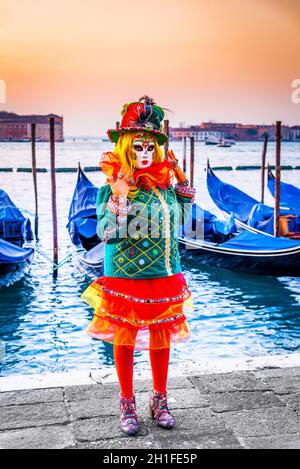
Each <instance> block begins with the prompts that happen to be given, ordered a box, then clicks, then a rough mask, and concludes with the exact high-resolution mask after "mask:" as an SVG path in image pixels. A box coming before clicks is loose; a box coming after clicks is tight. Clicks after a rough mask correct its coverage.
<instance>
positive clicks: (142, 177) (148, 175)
mask: <svg viewBox="0 0 300 469" xmlns="http://www.w3.org/2000/svg"><path fill="white" fill-rule="evenodd" d="M100 169H101V170H102V171H103V172H104V174H106V176H108V177H107V182H111V179H112V178H116V177H117V175H118V173H119V172H120V170H121V164H120V160H119V157H118V155H116V154H115V153H112V152H107V153H104V154H103V155H102V159H101V162H100ZM173 174H174V173H173V170H172V163H171V161H168V160H164V161H162V162H161V163H157V164H152V165H151V166H149V167H148V168H145V169H143V168H142V169H137V170H136V171H135V172H134V173H133V179H134V185H135V186H136V187H142V188H144V189H146V190H148V189H150V188H151V187H159V188H161V189H168V188H169V187H170V185H171V181H172V177H173Z"/></svg>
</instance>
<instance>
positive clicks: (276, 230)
mask: <svg viewBox="0 0 300 469" xmlns="http://www.w3.org/2000/svg"><path fill="white" fill-rule="evenodd" d="M275 164H276V166H275V207H274V236H279V221H280V171H281V121H277V122H276V162H275Z"/></svg>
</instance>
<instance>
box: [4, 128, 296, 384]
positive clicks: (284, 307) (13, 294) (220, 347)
mask: <svg viewBox="0 0 300 469" xmlns="http://www.w3.org/2000/svg"><path fill="white" fill-rule="evenodd" d="M170 146H171V148H173V149H174V151H175V154H176V155H177V156H178V157H179V159H181V150H182V145H181V143H177V142H175V143H171V145H170ZM108 149H112V145H111V144H110V143H109V142H105V143H104V142H101V141H100V140H99V139H97V138H77V137H76V138H75V139H73V138H68V139H66V141H65V142H64V143H59V144H57V167H74V166H76V165H77V163H78V161H80V162H81V164H82V166H97V165H98V162H99V158H100V155H101V153H102V151H104V150H108ZM261 149H262V144H261V143H244V142H242V143H238V144H237V145H235V146H233V147H231V148H216V147H209V146H205V145H204V144H202V143H196V148H195V159H196V162H195V186H196V187H197V189H198V192H197V200H196V201H197V202H198V203H199V204H200V205H201V206H202V207H204V208H207V209H208V210H211V211H213V212H214V213H215V214H218V213H219V212H218V209H217V208H216V207H215V206H214V204H213V202H212V201H211V199H210V197H209V195H208V193H207V189H206V185H205V165H206V159H207V157H209V158H210V160H211V164H212V165H213V166H228V165H229V166H233V167H234V168H235V167H236V166H238V165H259V164H260V155H261ZM282 153H283V154H282V164H284V165H292V166H296V165H300V143H283V147H282ZM268 159H269V161H270V163H271V164H274V159H275V145H274V144H273V143H271V144H270V145H269V150H268ZM37 163H38V167H46V168H48V169H49V144H47V143H38V144H37ZM30 165H31V156H30V144H29V143H0V167H13V168H14V169H16V168H17V167H30ZM217 174H218V176H219V177H220V178H221V179H223V180H225V181H226V182H229V183H233V184H235V185H236V186H237V187H239V188H240V189H242V190H244V191H246V192H248V194H250V195H252V196H254V197H256V198H259V197H260V196H259V188H260V179H259V177H260V175H259V171H257V170H252V171H236V170H234V171H218V173H217ZM87 176H88V177H89V178H90V179H91V181H92V182H93V183H94V184H96V185H97V186H100V185H101V184H102V183H103V182H104V177H103V175H102V174H101V173H100V172H99V173H98V172H94V173H87ZM282 179H283V180H285V181H287V182H290V183H292V184H296V185H298V186H299V187H300V170H294V171H283V173H282ZM0 180H1V181H0V187H1V188H2V189H4V190H6V191H7V192H8V193H9V195H10V197H11V198H12V200H13V201H14V202H15V204H16V205H17V206H19V207H20V208H22V209H24V210H27V211H29V212H33V211H34V196H33V185H32V175H31V174H30V173H17V172H15V171H14V172H13V173H0ZM75 183H76V174H75V173H57V200H58V220H59V227H58V229H59V260H62V259H64V258H65V256H67V255H68V253H70V250H71V243H70V240H69V236H68V232H67V230H66V224H67V217H68V210H69V205H70V202H71V199H72V194H73V190H74V187H75ZM38 190H39V210H40V224H39V228H40V231H39V235H40V239H39V249H40V250H42V251H43V252H44V253H46V254H48V255H49V256H50V257H51V255H52V253H51V246H52V225H51V192H50V172H48V173H41V174H38ZM266 202H267V203H269V204H272V203H273V200H272V198H271V196H270V195H269V193H268V191H267V190H266ZM182 266H183V269H184V274H185V276H186V279H187V281H188V284H189V287H190V289H191V291H192V295H193V301H194V310H193V311H191V312H189V316H188V318H189V323H190V327H191V331H192V338H191V340H189V341H188V342H186V343H183V344H179V345H176V346H173V353H172V358H171V362H172V363H173V365H174V366H176V364H178V365H179V364H180V363H181V362H182V360H190V361H191V360H192V361H194V362H199V363H201V361H204V360H218V359H224V358H236V359H239V358H247V357H256V356H261V355H274V354H286V353H292V352H295V351H299V350H300V278H299V279H298V278H275V277H263V276H255V275H248V274H238V273H232V272H229V271H226V270H222V269H218V268H214V267H209V266H205V265H199V263H198V262H197V257H196V256H193V257H192V256H190V255H189V256H187V257H184V258H183V259H182ZM92 280H94V277H93V276H90V275H85V274H82V273H81V272H80V271H79V270H78V268H77V267H76V265H75V263H73V261H70V262H68V263H66V264H65V265H63V266H62V267H61V268H60V269H59V273H58V277H57V279H56V280H54V279H53V276H52V270H51V265H50V263H49V262H48V261H47V260H46V259H45V258H44V257H41V256H40V255H36V256H35V259H34V262H33V264H32V267H31V270H30V272H29V273H28V274H27V275H26V277H25V278H24V279H23V280H20V281H18V282H17V283H15V284H14V285H12V286H10V287H6V288H2V289H1V290H0V339H1V342H0V346H1V347H2V351H3V349H4V348H5V360H4V361H3V363H2V365H1V369H0V370H1V376H8V375H13V374H29V373H45V372H47V373H48V372H61V371H70V370H80V369H86V368H88V367H91V368H97V367H100V368H101V366H113V353H112V346H111V345H109V344H105V343H103V342H101V341H97V340H95V339H91V338H89V337H88V336H87V335H86V333H85V329H86V327H87V325H88V323H89V321H90V320H91V318H92V310H91V308H89V307H88V306H87V305H86V304H85V303H83V302H82V301H81V300H80V295H81V293H82V292H83V291H84V289H85V288H86V287H87V285H88V284H89V283H90V282H91V281H92ZM135 360H136V366H137V368H140V369H141V368H142V367H143V366H144V364H145V363H146V362H148V354H147V352H137V353H136V357H135Z"/></svg>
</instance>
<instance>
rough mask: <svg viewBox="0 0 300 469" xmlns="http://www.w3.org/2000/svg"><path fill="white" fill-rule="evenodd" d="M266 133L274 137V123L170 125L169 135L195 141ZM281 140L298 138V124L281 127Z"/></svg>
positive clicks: (256, 136) (245, 138)
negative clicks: (189, 138)
mask: <svg viewBox="0 0 300 469" xmlns="http://www.w3.org/2000/svg"><path fill="white" fill-rule="evenodd" d="M265 134H268V136H269V139H270V140H275V139H276V126H275V125H273V124H272V125H265V124H262V125H260V124H259V125H255V124H253V125H252V124H249V125H244V124H238V123H220V122H202V123H201V124H200V125H198V126H190V127H171V128H170V137H171V139H173V140H181V139H182V138H183V137H194V138H195V141H199V142H202V141H206V140H213V141H216V140H222V139H233V140H238V141H247V142H249V141H260V140H263V138H264V135H265ZM281 135H282V140H286V141H289V140H293V141H297V140H300V126H295V127H288V126H285V125H283V126H282V127H281Z"/></svg>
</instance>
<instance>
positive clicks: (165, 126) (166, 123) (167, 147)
mask: <svg viewBox="0 0 300 469" xmlns="http://www.w3.org/2000/svg"><path fill="white" fill-rule="evenodd" d="M164 133H165V134H166V135H167V136H168V137H169V121H168V119H165V120H164ZM168 150H169V140H167V141H166V142H165V143H164V154H165V159H166V158H167V154H168Z"/></svg>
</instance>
